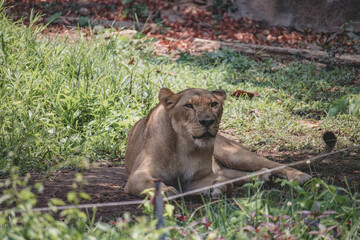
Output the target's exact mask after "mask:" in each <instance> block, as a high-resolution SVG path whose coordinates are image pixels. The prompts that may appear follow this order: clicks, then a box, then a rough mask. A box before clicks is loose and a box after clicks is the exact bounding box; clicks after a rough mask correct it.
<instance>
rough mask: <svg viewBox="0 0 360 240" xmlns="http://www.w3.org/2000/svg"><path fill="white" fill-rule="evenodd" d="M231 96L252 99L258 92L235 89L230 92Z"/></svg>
mask: <svg viewBox="0 0 360 240" xmlns="http://www.w3.org/2000/svg"><path fill="white" fill-rule="evenodd" d="M231 96H232V97H237V98H239V97H243V98H244V97H248V98H250V99H252V98H253V97H256V96H259V93H258V92H247V91H244V90H236V91H235V92H233V93H232V94H231Z"/></svg>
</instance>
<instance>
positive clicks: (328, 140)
mask: <svg viewBox="0 0 360 240" xmlns="http://www.w3.org/2000/svg"><path fill="white" fill-rule="evenodd" d="M322 138H323V140H324V142H325V144H326V146H325V149H324V150H323V151H322V152H321V153H320V154H319V155H317V156H316V157H314V158H313V160H312V159H310V160H309V161H310V163H309V161H307V162H305V163H303V164H300V165H297V166H296V167H295V168H297V169H300V170H301V169H306V168H308V164H316V163H319V162H321V161H322V160H324V159H325V158H326V157H327V156H321V155H324V154H327V153H330V152H331V151H332V150H334V148H335V145H336V136H335V134H334V133H332V132H326V133H324V135H323V136H322Z"/></svg>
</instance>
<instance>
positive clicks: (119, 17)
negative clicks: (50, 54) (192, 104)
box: [7, 0, 360, 54]
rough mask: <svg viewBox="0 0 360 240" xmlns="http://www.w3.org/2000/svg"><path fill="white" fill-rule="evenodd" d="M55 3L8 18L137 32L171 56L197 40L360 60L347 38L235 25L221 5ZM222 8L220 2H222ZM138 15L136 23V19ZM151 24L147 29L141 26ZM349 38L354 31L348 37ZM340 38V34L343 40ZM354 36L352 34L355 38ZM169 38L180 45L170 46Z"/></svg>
mask: <svg viewBox="0 0 360 240" xmlns="http://www.w3.org/2000/svg"><path fill="white" fill-rule="evenodd" d="M122 2H124V1H117V0H106V1H105V0H81V1H70V0H57V1H47V0H42V1H24V0H16V1H9V3H8V4H7V5H8V6H12V7H11V8H10V9H9V10H8V13H9V15H11V16H13V17H14V18H15V19H20V18H23V19H24V21H25V22H28V20H29V16H30V14H31V9H34V12H35V13H41V16H42V17H41V18H40V19H39V21H40V22H43V23H48V22H49V21H50V20H51V21H52V24H51V25H50V28H48V29H47V30H46V31H56V32H61V31H62V32H64V31H65V32H67V31H68V30H69V28H73V27H78V26H83V27H85V28H87V27H88V26H89V24H91V25H92V26H93V27H94V26H95V25H102V26H108V27H109V26H113V27H115V28H116V29H118V30H120V29H123V28H129V27H135V28H137V30H138V31H141V32H142V33H144V34H147V35H148V36H155V37H157V38H158V39H159V40H160V41H159V42H160V43H161V44H162V46H163V47H164V48H165V49H166V50H167V51H168V52H171V51H182V52H187V51H188V50H189V49H190V48H192V47H194V46H193V42H194V39H195V38H201V39H208V40H220V41H228V42H234V41H235V42H241V43H251V44H260V45H268V46H279V47H292V48H300V49H310V50H320V49H324V48H327V49H328V50H329V51H335V52H338V51H340V50H341V51H344V52H345V53H348V54H359V52H360V49H356V48H354V43H355V42H357V44H359V43H360V42H359V41H360V40H359V39H354V38H352V37H350V36H352V35H348V32H346V31H347V30H346V31H345V32H339V35H337V36H336V37H333V36H332V35H333V34H332V33H316V32H314V31H312V30H311V29H304V30H301V31H299V30H295V29H291V28H284V27H279V26H269V25H268V24H266V23H264V22H260V21H256V20H253V19H248V18H241V19H240V20H239V21H235V20H234V19H233V18H231V17H228V16H227V14H226V12H227V9H229V8H230V7H231V6H225V5H222V4H220V3H219V2H218V3H216V2H217V1H202V0H200V1H199V0H179V1H156V0H148V1H144V0H138V1H125V2H128V3H125V4H123V3H122ZM220 2H221V1H220ZM135 15H136V17H135ZM141 22H143V23H145V22H146V23H147V24H146V25H143V24H139V23H141ZM350 32H351V31H350ZM340 33H341V34H340ZM351 33H352V32H351ZM169 38H172V39H176V41H169Z"/></svg>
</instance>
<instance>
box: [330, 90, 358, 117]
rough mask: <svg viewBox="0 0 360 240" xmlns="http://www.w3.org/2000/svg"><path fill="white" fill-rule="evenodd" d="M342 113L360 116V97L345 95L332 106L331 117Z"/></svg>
mask: <svg viewBox="0 0 360 240" xmlns="http://www.w3.org/2000/svg"><path fill="white" fill-rule="evenodd" d="M341 113H346V114H350V115H355V116H358V117H359V116H360V95H359V94H358V95H345V96H343V97H342V98H340V99H339V100H337V101H336V102H335V103H333V104H332V105H331V106H330V109H329V113H328V114H329V116H330V117H333V116H336V115H338V114H341Z"/></svg>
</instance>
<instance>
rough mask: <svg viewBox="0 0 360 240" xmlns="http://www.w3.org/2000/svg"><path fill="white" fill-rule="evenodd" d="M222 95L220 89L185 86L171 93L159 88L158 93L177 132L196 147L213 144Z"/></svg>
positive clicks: (223, 94) (206, 146)
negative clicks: (178, 91) (185, 88)
mask: <svg viewBox="0 0 360 240" xmlns="http://www.w3.org/2000/svg"><path fill="white" fill-rule="evenodd" d="M225 97H226V93H225V92H224V91H223V90H216V91H213V92H210V91H207V90H204V89H187V90H185V91H182V92H180V93H178V94H174V93H173V92H171V91H170V90H169V89H166V88H165V89H164V88H163V89H161V90H160V92H159V99H160V102H161V103H162V104H163V105H164V106H165V109H166V111H167V112H168V114H169V116H170V118H171V123H172V126H173V128H174V129H175V131H176V132H177V134H178V135H179V136H181V137H182V138H183V139H184V140H185V141H186V142H187V143H190V144H193V145H195V146H197V147H199V148H208V147H213V146H214V141H215V136H216V134H217V132H218V130H219V124H220V120H221V115H222V112H223V106H222V105H223V102H224V99H225Z"/></svg>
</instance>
